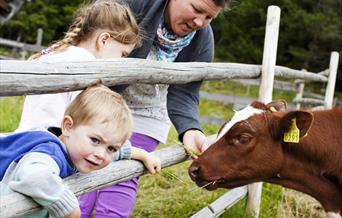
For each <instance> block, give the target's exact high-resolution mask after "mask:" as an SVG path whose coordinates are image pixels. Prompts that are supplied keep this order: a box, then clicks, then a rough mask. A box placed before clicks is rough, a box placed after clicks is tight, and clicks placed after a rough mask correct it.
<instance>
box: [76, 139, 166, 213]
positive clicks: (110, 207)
mask: <svg viewBox="0 0 342 218" xmlns="http://www.w3.org/2000/svg"><path fill="white" fill-rule="evenodd" d="M130 141H131V143H132V145H133V146H134V147H138V148H142V149H144V150H146V151H148V152H152V151H153V150H154V149H155V148H156V147H157V145H158V144H159V142H158V141H157V140H155V139H153V138H151V137H149V136H146V135H142V134H139V133H133V135H132V137H131V138H130ZM137 189H138V178H134V179H132V180H129V181H126V182H122V183H119V184H116V185H113V186H109V187H106V188H102V189H99V190H97V191H93V192H89V193H86V194H84V195H81V196H80V197H79V202H80V208H81V218H86V217H87V218H88V217H90V215H91V214H92V211H93V209H94V208H96V212H95V214H94V218H104V217H106V218H109V217H110V218H119V217H120V218H121V217H130V216H131V214H132V211H133V208H134V205H135V201H136V197H137Z"/></svg>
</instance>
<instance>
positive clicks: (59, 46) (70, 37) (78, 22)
mask: <svg viewBox="0 0 342 218" xmlns="http://www.w3.org/2000/svg"><path fill="white" fill-rule="evenodd" d="M86 10H87V9H84V10H83V11H82V12H81V13H80V14H79V16H78V17H76V18H75V20H74V22H73V23H72V24H71V26H70V27H69V30H68V32H66V33H65V36H64V38H63V39H62V40H60V41H57V42H55V43H54V44H52V45H50V46H49V47H48V48H46V49H44V50H42V51H41V52H39V53H37V54H34V55H32V56H31V57H29V59H28V60H34V59H37V58H40V57H41V56H42V55H44V54H48V53H50V52H53V51H60V50H63V49H65V48H66V47H68V46H69V45H71V44H72V45H75V44H77V43H78V42H79V40H80V37H79V34H80V32H81V31H82V27H83V24H84V21H85V20H86V17H85V15H86Z"/></svg>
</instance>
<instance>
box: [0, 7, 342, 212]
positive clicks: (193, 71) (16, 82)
mask: <svg viewBox="0 0 342 218" xmlns="http://www.w3.org/2000/svg"><path fill="white" fill-rule="evenodd" d="M279 19H280V9H279V8H278V7H276V6H270V7H269V8H268V16H267V23H266V36H265V45H264V56H263V62H262V65H247V64H237V63H194V62H193V63H164V62H156V61H148V60H141V59H112V60H94V61H90V62H89V61H87V62H69V63H66V62H63V63H44V62H27V61H11V60H9V61H7V60H2V61H0V66H1V67H0V78H1V85H0V96H16V95H26V94H42V93H55V92H64V91H74V90H80V89H84V88H86V87H87V86H89V85H91V84H92V83H95V82H98V81H99V80H101V82H102V83H103V84H105V85H116V84H131V83H149V84H155V83H164V84H182V83H187V82H191V81H199V80H230V79H237V78H239V79H251V78H254V79H256V78H261V85H260V92H259V95H260V97H259V100H261V101H263V102H265V103H267V102H269V101H271V99H272V89H273V80H274V75H276V76H279V77H283V78H297V79H302V80H306V81H307V80H309V81H319V82H327V81H328V78H327V77H326V76H324V75H318V74H315V73H311V72H303V71H300V70H294V69H290V68H287V67H282V66H275V63H276V52H277V39H278V30H279ZM336 54H337V55H336ZM333 55H334V56H337V59H338V53H337V52H333ZM333 63H334V64H336V65H334V66H332V65H330V68H329V71H330V75H332V74H333V73H335V75H336V72H337V63H338V61H337V62H335V61H333ZM328 83H329V82H328ZM328 88H330V89H332V90H333V87H332V85H330V86H328ZM329 93H330V94H332V95H333V93H334V91H332V92H331V91H330V92H329ZM327 106H328V104H327ZM208 140H209V142H213V141H215V136H210V137H209V138H208ZM154 153H155V154H156V155H157V156H159V157H160V158H161V161H162V167H163V168H164V167H167V166H171V165H174V164H177V163H180V162H182V161H184V160H186V159H188V156H187V154H186V152H185V150H184V148H183V147H181V146H178V145H175V146H171V147H168V148H164V149H160V150H157V151H155V152H154ZM144 173H146V171H145V169H144V167H143V165H142V164H141V163H140V162H138V161H134V160H124V161H118V162H115V163H111V164H110V166H109V167H106V168H105V169H102V170H99V171H94V172H91V173H89V174H87V175H80V174H75V175H72V176H70V177H68V178H66V179H64V182H65V183H66V184H68V185H69V186H70V188H71V190H72V191H73V192H74V193H75V194H76V195H77V196H78V195H80V194H82V193H85V192H89V191H92V190H95V189H98V188H100V187H104V186H108V185H112V184H116V183H119V182H122V181H126V180H129V179H131V178H133V177H136V176H140V175H142V174H144ZM247 194H248V203H247V211H248V213H250V214H252V215H253V216H254V217H258V215H259V205H260V196H261V183H257V184H252V185H248V186H247V187H241V188H237V189H233V190H230V191H229V192H228V193H227V194H225V195H224V196H222V197H221V198H220V199H218V201H216V202H214V203H213V204H212V205H209V206H208V207H206V208H203V209H202V210H201V211H199V212H198V213H196V214H195V215H194V217H216V216H218V215H219V214H220V213H222V212H223V211H224V209H225V208H229V207H231V206H232V205H233V204H234V203H236V202H237V201H239V200H240V199H242V198H244V197H245V196H246V195H247ZM39 208H40V206H39V205H37V204H36V203H35V202H34V201H32V200H31V199H30V198H27V197H25V196H23V195H21V194H19V193H13V194H11V195H8V196H5V197H1V201H0V217H17V216H21V215H24V214H26V213H29V212H32V211H36V210H38V209H39Z"/></svg>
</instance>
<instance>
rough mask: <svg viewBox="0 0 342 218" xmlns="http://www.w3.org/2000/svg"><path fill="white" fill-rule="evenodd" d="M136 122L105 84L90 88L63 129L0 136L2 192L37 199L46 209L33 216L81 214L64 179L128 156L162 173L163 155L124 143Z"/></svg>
mask: <svg viewBox="0 0 342 218" xmlns="http://www.w3.org/2000/svg"><path fill="white" fill-rule="evenodd" d="M132 126H133V121H132V116H131V113H130V110H129V109H128V106H127V104H126V103H125V101H124V99H123V98H122V97H121V96H120V95H119V94H117V93H115V92H113V91H111V90H110V89H109V88H107V87H105V86H102V85H100V86H95V87H90V88H88V89H86V90H85V91H83V92H81V94H79V95H78V96H77V97H76V98H75V100H74V101H73V102H72V103H71V104H70V105H69V106H68V108H67V110H66V112H65V115H64V117H63V118H62V124H61V128H48V129H47V131H46V130H43V129H41V130H35V131H25V132H20V133H14V134H11V135H8V136H3V137H0V180H1V182H0V193H1V195H2V196H4V195H6V194H9V193H10V192H12V191H16V192H20V193H22V194H25V195H28V196H30V197H32V198H33V200H34V201H36V202H37V203H38V204H40V205H41V206H42V207H44V208H45V209H46V210H44V211H40V212H38V213H36V214H34V215H33V214H31V215H32V217H46V216H47V215H50V216H52V217H80V208H79V204H78V201H77V198H76V196H75V195H74V194H73V193H72V192H71V191H70V189H69V188H68V187H67V186H66V185H65V184H63V182H62V180H61V178H65V177H67V176H70V175H71V174H73V173H76V172H81V173H89V172H91V171H93V170H98V169H102V168H104V167H105V166H107V165H108V164H109V163H110V162H111V161H112V160H118V159H123V158H125V159H129V158H133V159H137V160H141V161H143V163H144V164H145V166H146V168H147V169H148V170H149V171H150V172H151V173H152V174H154V173H155V172H158V171H160V160H159V158H157V157H155V156H153V155H151V154H149V153H148V152H146V151H144V150H143V149H138V148H133V147H130V144H124V142H125V141H126V140H127V139H128V138H129V137H130V135H131V133H132ZM0 197H1V196H0Z"/></svg>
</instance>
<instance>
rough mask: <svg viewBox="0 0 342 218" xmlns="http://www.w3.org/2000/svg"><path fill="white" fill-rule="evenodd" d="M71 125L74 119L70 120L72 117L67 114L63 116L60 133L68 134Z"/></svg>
mask: <svg viewBox="0 0 342 218" xmlns="http://www.w3.org/2000/svg"><path fill="white" fill-rule="evenodd" d="M73 126H74V121H73V120H72V118H71V117H70V116H69V115H66V116H64V117H63V120H62V125H61V129H62V134H63V135H64V136H69V135H70V133H71V130H72V128H73Z"/></svg>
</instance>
